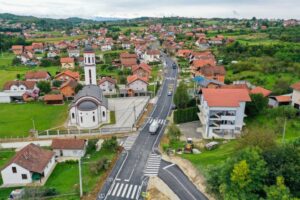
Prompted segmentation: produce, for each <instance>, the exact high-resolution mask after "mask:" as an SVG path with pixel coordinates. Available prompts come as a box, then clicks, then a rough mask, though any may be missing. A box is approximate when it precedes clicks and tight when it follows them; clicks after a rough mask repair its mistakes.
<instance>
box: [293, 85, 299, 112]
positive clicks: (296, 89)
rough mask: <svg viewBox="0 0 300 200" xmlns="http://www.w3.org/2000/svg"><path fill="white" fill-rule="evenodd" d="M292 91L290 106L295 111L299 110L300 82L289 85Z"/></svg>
mask: <svg viewBox="0 0 300 200" xmlns="http://www.w3.org/2000/svg"><path fill="white" fill-rule="evenodd" d="M291 88H292V89H293V93H292V106H293V107H294V108H296V109H298V110H299V109H300V82H297V83H294V84H293V85H291Z"/></svg>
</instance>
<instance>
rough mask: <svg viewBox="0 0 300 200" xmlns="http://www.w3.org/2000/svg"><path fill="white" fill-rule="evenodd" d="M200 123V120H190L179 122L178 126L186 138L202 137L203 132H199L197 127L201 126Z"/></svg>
mask: <svg viewBox="0 0 300 200" xmlns="http://www.w3.org/2000/svg"><path fill="white" fill-rule="evenodd" d="M199 123H200V122H199V121H194V122H188V123H183V124H179V125H178V127H179V129H180V131H181V133H182V135H183V136H184V137H185V138H194V139H201V138H202V135H201V133H200V132H197V129H198V128H199Z"/></svg>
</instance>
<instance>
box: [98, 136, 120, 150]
mask: <svg viewBox="0 0 300 200" xmlns="http://www.w3.org/2000/svg"><path fill="white" fill-rule="evenodd" d="M102 148H103V149H107V150H112V151H114V152H115V151H116V150H117V148H118V141H117V137H115V136H113V137H112V138H110V139H107V140H104V142H103V144H102Z"/></svg>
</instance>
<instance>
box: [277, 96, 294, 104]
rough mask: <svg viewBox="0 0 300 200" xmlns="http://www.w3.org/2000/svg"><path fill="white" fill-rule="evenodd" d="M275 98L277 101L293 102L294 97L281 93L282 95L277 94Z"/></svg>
mask: <svg viewBox="0 0 300 200" xmlns="http://www.w3.org/2000/svg"><path fill="white" fill-rule="evenodd" d="M275 99H276V101H278V102H281V103H283V102H291V100H292V97H291V96H284V95H281V96H275Z"/></svg>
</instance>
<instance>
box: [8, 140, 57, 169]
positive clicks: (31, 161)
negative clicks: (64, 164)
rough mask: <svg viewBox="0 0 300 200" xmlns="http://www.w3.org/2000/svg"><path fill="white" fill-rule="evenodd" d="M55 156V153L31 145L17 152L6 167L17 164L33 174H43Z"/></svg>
mask: <svg viewBox="0 0 300 200" xmlns="http://www.w3.org/2000/svg"><path fill="white" fill-rule="evenodd" d="M53 156H54V152H52V151H49V150H45V149H42V148H41V147H39V146H37V145H35V144H32V143H31V144H29V145H27V146H26V147H24V148H23V149H21V150H20V151H19V152H17V153H16V155H15V156H14V157H13V158H12V159H11V160H10V161H9V162H8V164H6V165H5V167H7V166H9V165H10V164H12V163H15V164H17V165H19V166H21V167H23V168H25V169H27V170H29V171H31V172H36V173H40V174H41V173H43V172H44V169H45V167H46V166H47V165H48V163H49V161H50V160H51V159H52V157H53Z"/></svg>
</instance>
